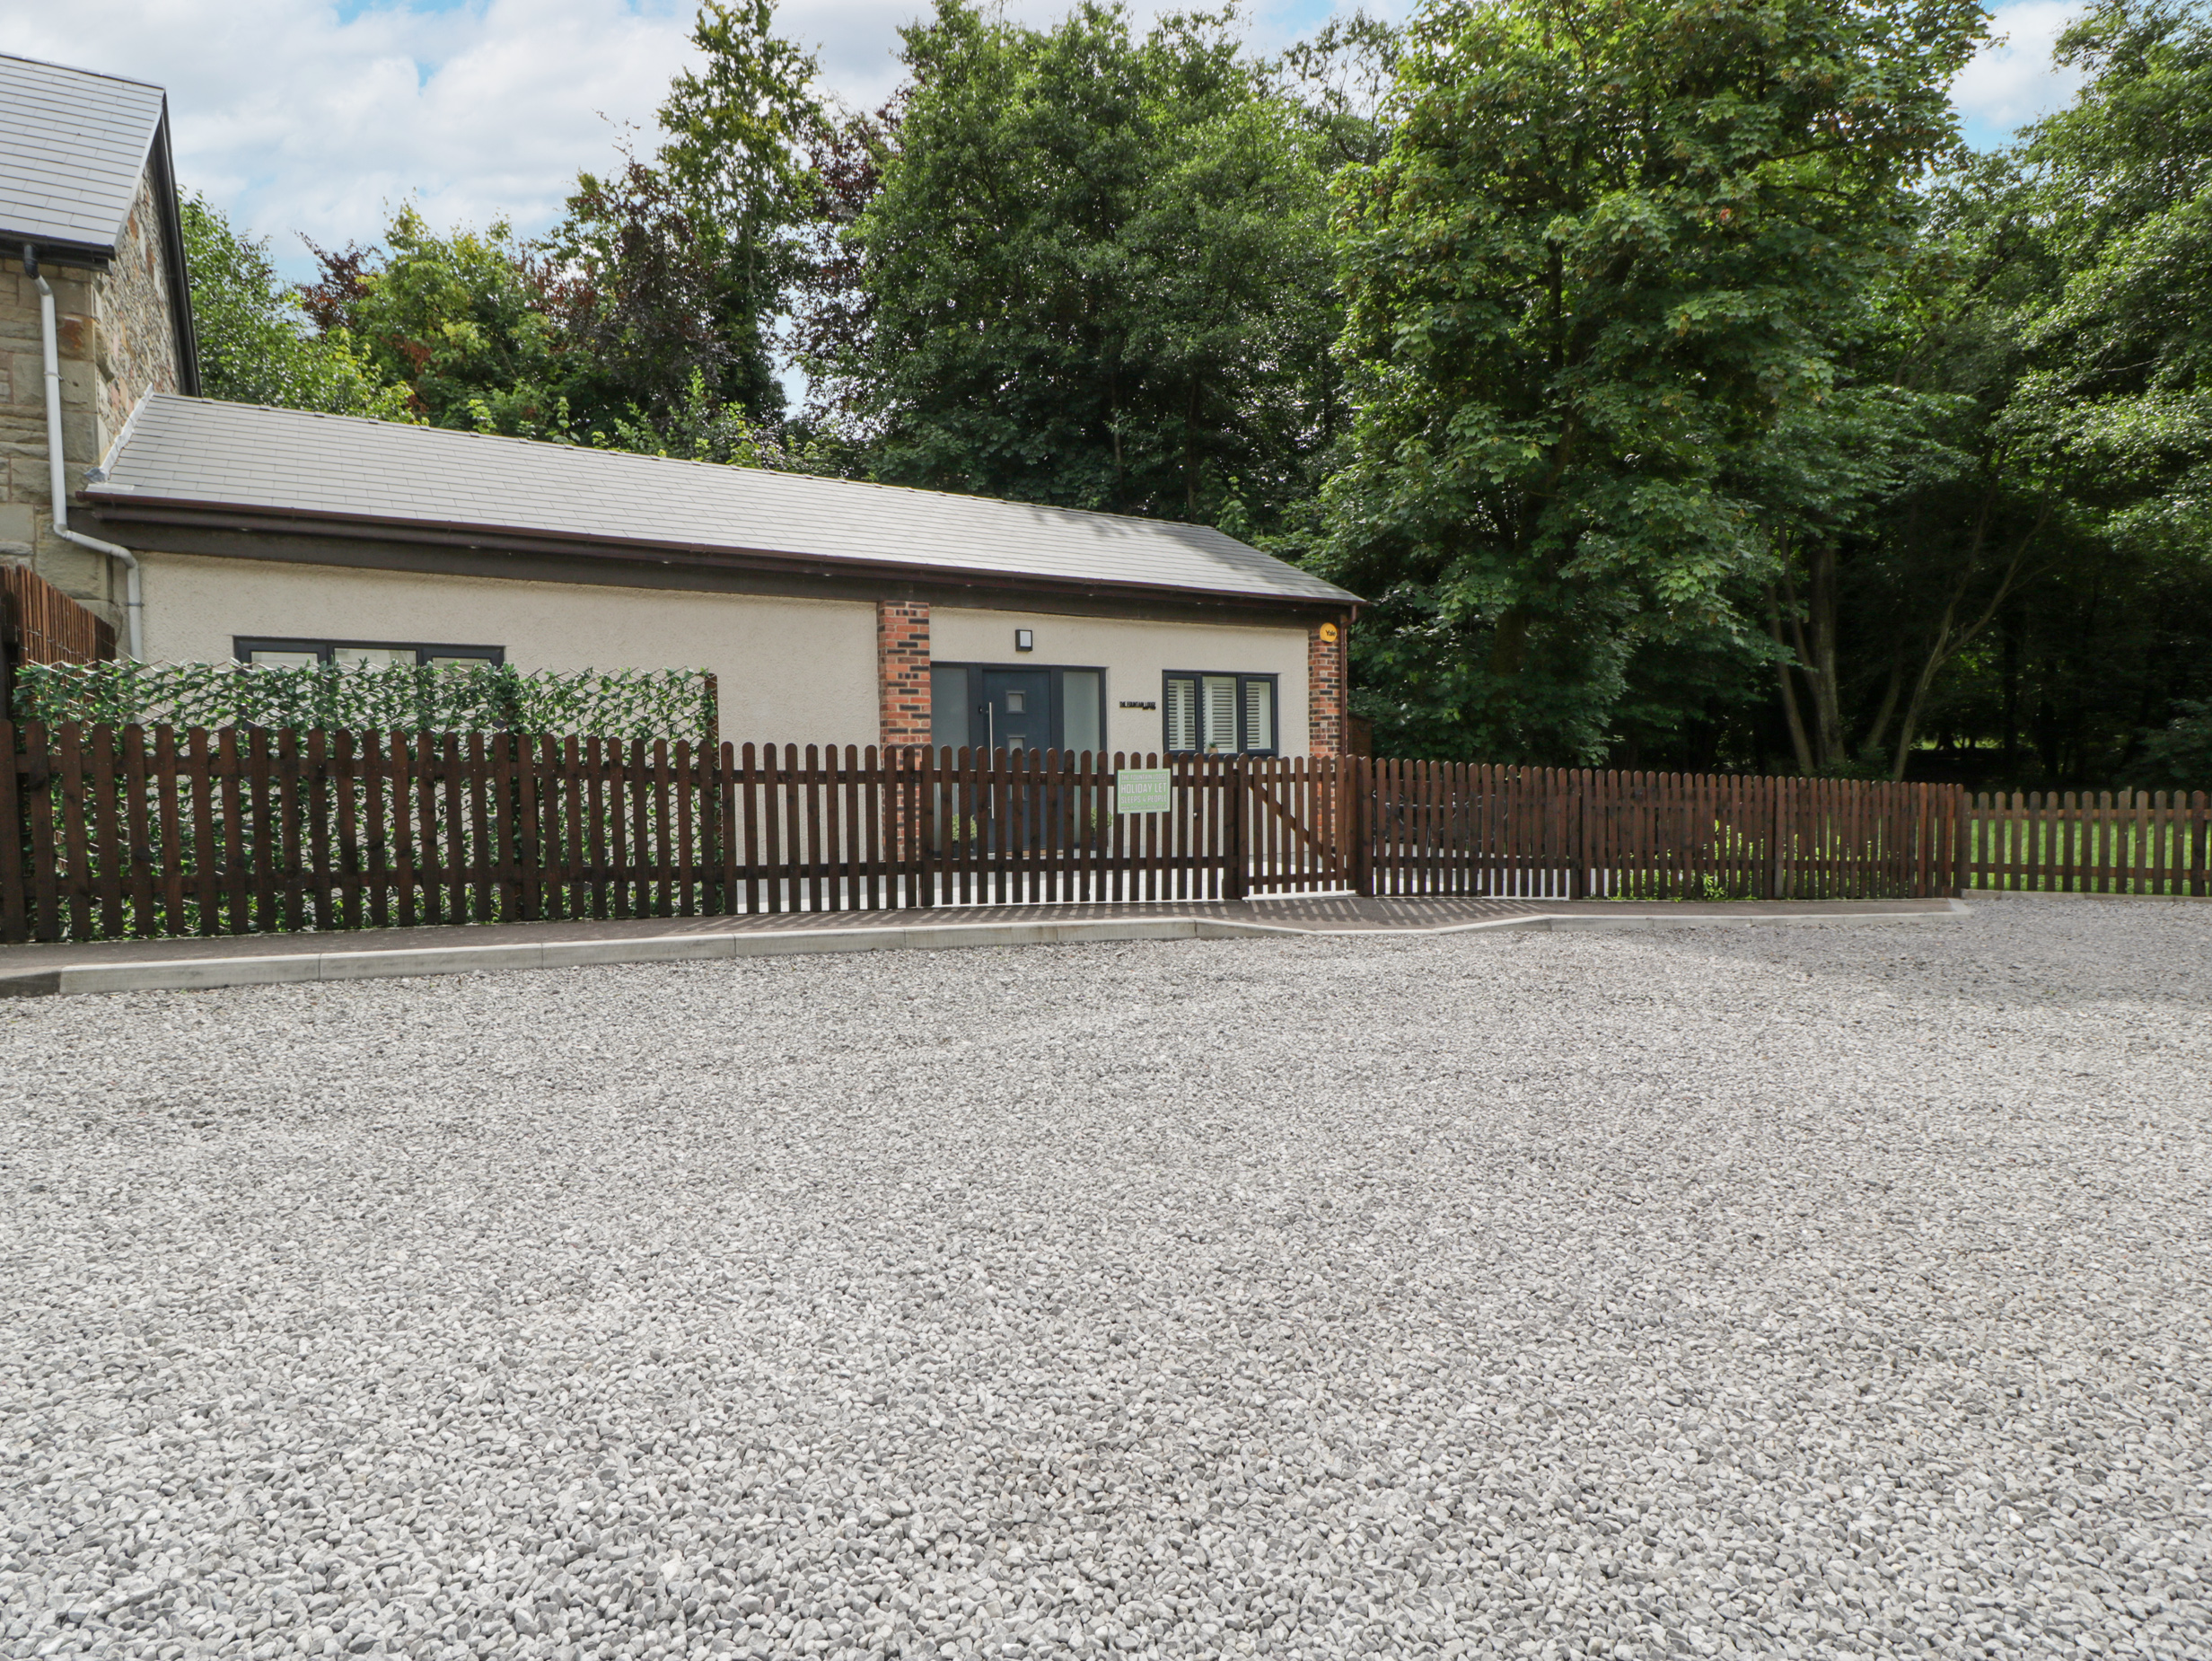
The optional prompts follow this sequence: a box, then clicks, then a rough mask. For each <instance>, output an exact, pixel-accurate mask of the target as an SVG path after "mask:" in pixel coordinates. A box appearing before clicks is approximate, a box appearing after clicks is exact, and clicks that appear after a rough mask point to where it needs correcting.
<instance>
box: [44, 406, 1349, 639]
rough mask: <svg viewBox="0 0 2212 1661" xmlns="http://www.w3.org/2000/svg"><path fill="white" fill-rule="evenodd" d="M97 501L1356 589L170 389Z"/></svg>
mask: <svg viewBox="0 0 2212 1661" xmlns="http://www.w3.org/2000/svg"><path fill="white" fill-rule="evenodd" d="M85 496H86V498H87V499H88V500H90V501H92V503H94V504H95V505H112V506H115V507H118V508H127V510H129V511H130V512H131V514H133V516H135V517H156V518H158V517H160V514H158V513H152V512H149V511H148V510H149V509H150V508H151V507H152V506H153V505H155V504H162V505H169V506H171V507H172V508H185V509H189V510H208V509H231V510H246V511H248V512H250V513H252V514H256V515H258V516H269V517H284V518H288V519H296V518H307V519H323V520H329V521H340V522H347V523H352V524H355V525H373V526H382V527H389V533H390V534H391V535H394V536H398V537H405V536H406V535H408V533H409V532H436V533H438V534H439V536H440V538H441V540H452V532H455V531H457V530H458V531H461V532H483V533H487V534H496V535H500V536H509V537H522V538H536V539H544V540H559V541H563V542H567V543H571V544H577V543H581V544H584V545H587V546H590V547H592V548H595V549H620V550H627V551H628V552H629V553H632V554H634V555H636V556H637V557H651V556H652V554H653V552H654V550H655V549H681V550H685V551H687V552H689V553H694V554H701V555H705V556H707V557H710V558H711V557H715V556H723V557H726V558H732V559H733V560H743V559H746V558H763V557H765V558H769V559H773V560H779V561H782V562H784V563H786V564H788V563H794V562H803V563H804V564H805V565H808V566H812V567H816V568H820V569H831V568H834V567H836V566H838V565H847V566H865V567H870V568H872V569H874V570H878V571H881V570H882V569H884V568H887V567H888V568H892V569H900V568H903V569H907V570H910V571H912V572H913V574H914V575H915V576H916V577H917V578H921V577H924V576H940V575H948V576H967V577H970V578H979V579H984V580H988V581H994V582H1011V583H1014V584H1020V583H1022V582H1024V581H1027V582H1035V583H1040V584H1051V585H1053V586H1056V587H1067V586H1071V585H1072V586H1083V587H1096V588H1104V589H1139V590H1145V591H1149V592H1152V593H1183V594H1188V595H1189V596H1190V597H1192V598H1198V597H1201V596H1206V597H1216V598H1222V599H1233V600H1238V601H1248V602H1249V601H1260V602H1270V601H1272V602H1292V603H1299V602H1303V603H1304V604H1308V605H1312V604H1316V603H1319V604H1337V605H1348V604H1353V603H1356V597H1355V596H1354V595H1352V594H1349V593H1346V592H1345V591H1344V590H1343V589H1341V588H1339V587H1337V586H1336V585H1335V584H1331V583H1327V582H1323V581H1322V580H1321V578H1320V577H1318V576H1313V575H1312V573H1310V572H1306V571H1302V570H1300V569H1298V568H1297V567H1295V566H1291V565H1286V564H1285V563H1284V562H1283V561H1281V560H1279V559H1277V558H1274V557H1273V556H1272V555H1269V554H1265V553H1262V552H1261V551H1260V549H1256V548H1252V547H1250V546H1248V545H1247V544H1245V543H1242V542H1240V541H1238V540H1236V539H1235V538H1234V537H1231V536H1227V535H1224V533H1223V532H1219V531H1216V530H1215V529H1214V528H1213V527H1212V526H1210V525H1191V524H1176V523H1170V522H1167V521H1163V520H1156V519H1135V518H1128V517H1124V516H1122V515H1119V514H1097V513H1085V512H1082V511H1079V510H1076V509H1072V508H1061V507H1049V506H1044V505H1039V504H1034V503H1028V502H1005V501H997V500H994V499H992V498H990V497H970V496H954V495H952V494H949V493H946V492H943V491H936V490H917V489H909V488H903V487H900V486H894V485H872V484H862V483H857V482H856V481H853V480H850V479H821V478H816V477H813V476H812V475H807V474H801V473H777V472H768V471H764V470H759V469H757V468H744V467H724V466H719V465H716V464H715V463H712V462H706V461H671V460H667V459H664V458H662V457H657V456H643V455H633V454H629V453H626V452H621V451H608V450H587V449H581V448H578V447H576V446H574V445H568V444H544V443H540V442H536V441H533V440H530V439H521V438H499V437H491V436H487V435H478V434H473V433H461V432H455V431H452V430H451V429H449V428H444V427H433V426H408V425H406V424H404V423H400V422H394V421H371V420H364V419H362V418H360V417H354V416H327V415H313V414H309V413H306V412H303V411H300V410H294V409H260V408H256V407H253V406H250V405H246V404H228V403H220V402H217V401H215V400H209V399H195V398H179V397H174V396H171V395H168V394H155V395H154V396H152V397H149V398H148V399H146V400H145V402H143V403H142V404H141V405H140V406H139V408H138V409H137V411H136V414H134V415H133V416H132V417H131V421H130V425H129V426H128V427H127V428H126V430H125V431H124V433H123V435H122V436H121V437H120V438H119V439H118V441H117V444H116V445H115V448H114V450H113V451H112V452H111V453H110V456H109V458H108V461H107V462H106V464H105V470H104V476H103V477H102V478H101V479H99V480H98V481H96V482H94V483H92V484H91V485H90V486H88V487H87V488H86V491H85Z"/></svg>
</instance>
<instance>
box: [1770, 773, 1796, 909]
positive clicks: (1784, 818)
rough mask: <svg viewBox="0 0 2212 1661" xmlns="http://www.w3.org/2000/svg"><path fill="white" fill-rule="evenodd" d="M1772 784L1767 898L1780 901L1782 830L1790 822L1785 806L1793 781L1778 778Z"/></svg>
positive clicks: (1781, 895)
mask: <svg viewBox="0 0 2212 1661" xmlns="http://www.w3.org/2000/svg"><path fill="white" fill-rule="evenodd" d="M1770 782H1771V785H1772V787H1773V798H1774V799H1773V809H1774V811H1773V813H1772V814H1771V816H1770V818H1771V829H1770V830H1769V832H1768V839H1767V895H1766V897H1767V898H1768V899H1769V900H1779V899H1781V898H1783V894H1782V885H1783V868H1782V860H1783V858H1784V855H1783V852H1782V828H1783V826H1784V825H1785V824H1786V823H1787V822H1788V812H1787V809H1786V806H1785V805H1784V804H1786V802H1787V801H1788V799H1789V789H1790V784H1791V781H1790V780H1789V779H1786V778H1777V779H1773V780H1771V781H1770Z"/></svg>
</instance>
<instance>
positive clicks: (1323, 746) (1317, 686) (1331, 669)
mask: <svg viewBox="0 0 2212 1661" xmlns="http://www.w3.org/2000/svg"><path fill="white" fill-rule="evenodd" d="M1331 621H1332V622H1333V623H1334V624H1335V627H1336V631H1337V637H1336V638H1335V639H1334V640H1324V639H1322V638H1321V630H1322V629H1323V628H1326V627H1328V625H1327V624H1322V623H1314V624H1312V625H1311V626H1309V627H1308V628H1307V629H1306V631H1305V687H1306V751H1307V753H1309V754H1311V755H1342V754H1343V753H1344V715H1345V684H1346V682H1345V672H1344V665H1345V655H1346V654H1347V652H1348V651H1349V650H1350V649H1351V645H1352V620H1351V618H1350V617H1349V616H1345V617H1339V618H1335V619H1332V620H1331Z"/></svg>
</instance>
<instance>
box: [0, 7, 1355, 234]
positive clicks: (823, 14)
mask: <svg viewBox="0 0 2212 1661" xmlns="http://www.w3.org/2000/svg"><path fill="white" fill-rule="evenodd" d="M696 4H697V0H461V4H450V5H444V6H443V9H440V8H441V0H420V3H419V4H418V5H417V6H416V7H412V8H410V7H409V6H408V5H405V4H383V5H370V6H356V5H355V4H351V3H350V0H349V4H346V5H345V6H342V7H341V6H338V5H334V4H329V0H68V4H55V0H0V43H4V49H5V50H7V51H9V52H12V53H16V54H20V55H22V56H24V57H39V58H45V59H48V60H49V61H51V62H55V63H63V64H69V65H73V66H77V67H80V68H84V69H92V70H98V71H100V72H101V73H103V74H108V75H127V76H129V77H131V78H133V79H136V80H141V81H151V82H154V83H156V84H158V85H161V86H163V87H166V88H167V89H168V91H169V107H170V112H171V126H172V128H173V133H174V140H175V145H176V152H177V171H178V173H179V175H180V179H181V180H182V182H183V183H184V184H185V186H186V187H187V188H188V189H199V190H202V191H205V192H206V195H207V196H208V197H209V198H211V199H212V200H214V201H215V203H217V204H218V205H219V206H221V207H224V209H225V210H226V211H227V212H229V213H230V214H231V215H232V216H233V220H234V221H236V222H237V223H239V224H242V225H244V226H246V227H248V228H250V230H252V231H253V232H255V233H258V234H260V235H266V236H270V237H272V238H273V239H274V242H273V245H272V247H271V250H270V251H271V252H272V253H273V254H275V255H276V257H277V258H278V259H279V260H280V262H281V263H282V264H283V266H284V268H285V270H286V272H287V273H289V274H291V275H293V276H295V277H296V276H305V275H307V274H308V273H309V271H310V270H311V268H312V265H311V262H310V261H309V259H307V257H306V253H305V250H304V249H303V247H302V245H301V244H300V242H299V241H298V240H297V238H296V237H295V236H294V234H293V233H295V232H296V233H303V234H305V235H306V236H309V237H312V238H313V239H314V240H315V241H316V242H320V243H321V244H323V245H324V246H326V247H331V246H338V245H342V244H343V243H345V242H347V241H349V240H351V241H361V242H370V241H373V240H374V239H375V237H376V235H377V233H378V232H379V231H380V230H381V229H382V225H383V224H384V219H385V208H386V205H387V204H396V203H397V202H399V201H400V200H401V199H403V198H407V197H408V196H410V195H413V196H416V197H417V198H419V200H420V201H421V203H422V205H423V208H424V211H425V212H426V214H427V215H428V216H429V217H430V219H431V220H432V221H433V223H434V224H476V225H483V224H488V223H489V222H490V221H491V220H493V219H494V218H496V217H499V216H503V215H504V216H505V217H507V218H509V219H511V220H512V221H513V224H514V225H515V228H516V229H517V230H518V231H521V232H523V233H531V232H536V231H540V230H542V229H544V228H545V227H546V226H548V225H549V224H551V223H552V222H553V221H554V219H555V218H556V217H557V215H558V214H559V212H560V207H561V202H562V199H563V198H565V197H566V194H567V193H568V191H569V189H570V188H571V187H572V185H573V183H574V181H575V175H576V173H577V171H578V170H579V169H586V168H588V169H592V170H602V169H605V168H606V167H608V166H609V165H610V163H612V161H613V160H614V157H615V154H616V152H615V146H616V143H617V141H618V139H619V137H620V136H621V133H620V128H621V127H622V126H623V125H624V124H629V125H634V126H636V127H640V128H643V129H645V147H646V148H650V146H651V143H652V141H653V136H654V135H653V129H654V110H655V109H656V108H657V107H658V105H659V104H660V102H661V101H662V99H663V97H664V96H665V95H666V92H667V90H668V83H669V80H670V78H671V76H672V75H674V74H675V73H676V71H677V70H678V69H679V68H680V67H681V66H683V65H684V64H686V63H687V62H689V61H690V60H691V58H692V57H694V56H695V55H694V53H693V51H692V48H691V47H690V44H689V32H690V27H691V20H692V14H693V11H694V9H695V6H696ZM1066 4H1067V0H1014V4H1010V5H1009V6H1008V8H1007V9H1008V11H1009V12H1010V13H1012V14H1013V15H1014V16H1017V17H1020V18H1023V19H1024V20H1025V21H1033V22H1043V21H1046V20H1048V19H1049V18H1052V17H1055V16H1058V14H1060V13H1063V12H1064V11H1065V10H1066ZM1337 4H1339V0H1274V3H1273V4H1272V5H1270V6H1268V7H1266V8H1264V9H1263V10H1262V12H1261V13H1260V18H1259V22H1258V24H1257V26H1256V31H1255V32H1256V33H1257V35H1258V36H1259V37H1260V38H1261V39H1264V40H1268V41H1269V43H1270V44H1272V43H1274V41H1275V40H1277V39H1281V38H1287V37H1288V36H1289V35H1290V34H1292V33H1295V32H1296V31H1298V30H1300V29H1302V28H1303V27H1309V26H1311V25H1312V24H1313V23H1318V22H1321V20H1322V19H1323V18H1325V17H1326V16H1327V15H1328V14H1329V12H1330V10H1331V9H1332V8H1333V7H1334V6H1335V5H1337ZM1132 9H1133V10H1134V11H1135V12H1136V13H1137V16H1138V17H1139V18H1140V19H1142V18H1148V17H1149V16H1151V15H1152V14H1154V13H1157V12H1161V11H1165V10H1169V9H1173V0H1145V3H1143V4H1138V5H1137V6H1135V7H1133V8H1132ZM927 10H928V0H786V4H785V5H784V6H783V7H782V8H781V10H780V12H779V13H778V27H779V28H780V30H781V31H783V32H784V33H786V35H789V36H790V37H792V38H793V39H795V40H799V41H800V42H801V43H802V44H803V45H805V46H807V47H808V48H811V49H814V50H816V51H818V52H819V53H820V55H821V66H822V79H823V82H824V83H825V84H826V86H827V87H828V88H829V90H830V91H831V92H835V93H837V94H838V95H839V96H841V97H842V98H843V99H844V100H845V101H847V102H848V103H850V104H853V105H855V106H857V107H861V108H871V107H873V105H874V104H876V103H878V102H880V101H882V99H883V98H884V97H885V96H887V95H888V94H889V93H890V92H891V88H892V87H893V86H894V85H895V84H896V83H897V81H898V71H899V66H898V63H897V61H896V57H895V54H896V51H897V48H898V44H899V42H898V31H899V27H900V24H901V23H904V22H908V21H909V20H910V19H912V18H913V17H915V16H916V15H917V14H918V13H924V12H926V11H927Z"/></svg>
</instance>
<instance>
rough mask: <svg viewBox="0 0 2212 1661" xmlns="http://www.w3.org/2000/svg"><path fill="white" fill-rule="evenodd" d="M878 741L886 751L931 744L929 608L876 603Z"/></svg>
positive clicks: (909, 603) (913, 603) (906, 603)
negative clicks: (912, 745) (903, 746)
mask: <svg viewBox="0 0 2212 1661" xmlns="http://www.w3.org/2000/svg"><path fill="white" fill-rule="evenodd" d="M875 695H876V710H877V727H878V734H879V735H878V740H877V742H878V743H881V744H882V746H883V747H884V748H885V749H887V750H890V749H896V748H899V747H900V746H902V745H907V744H926V743H928V742H929V607H928V605H927V604H926V602H920V601H913V600H879V601H877V602H875Z"/></svg>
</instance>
